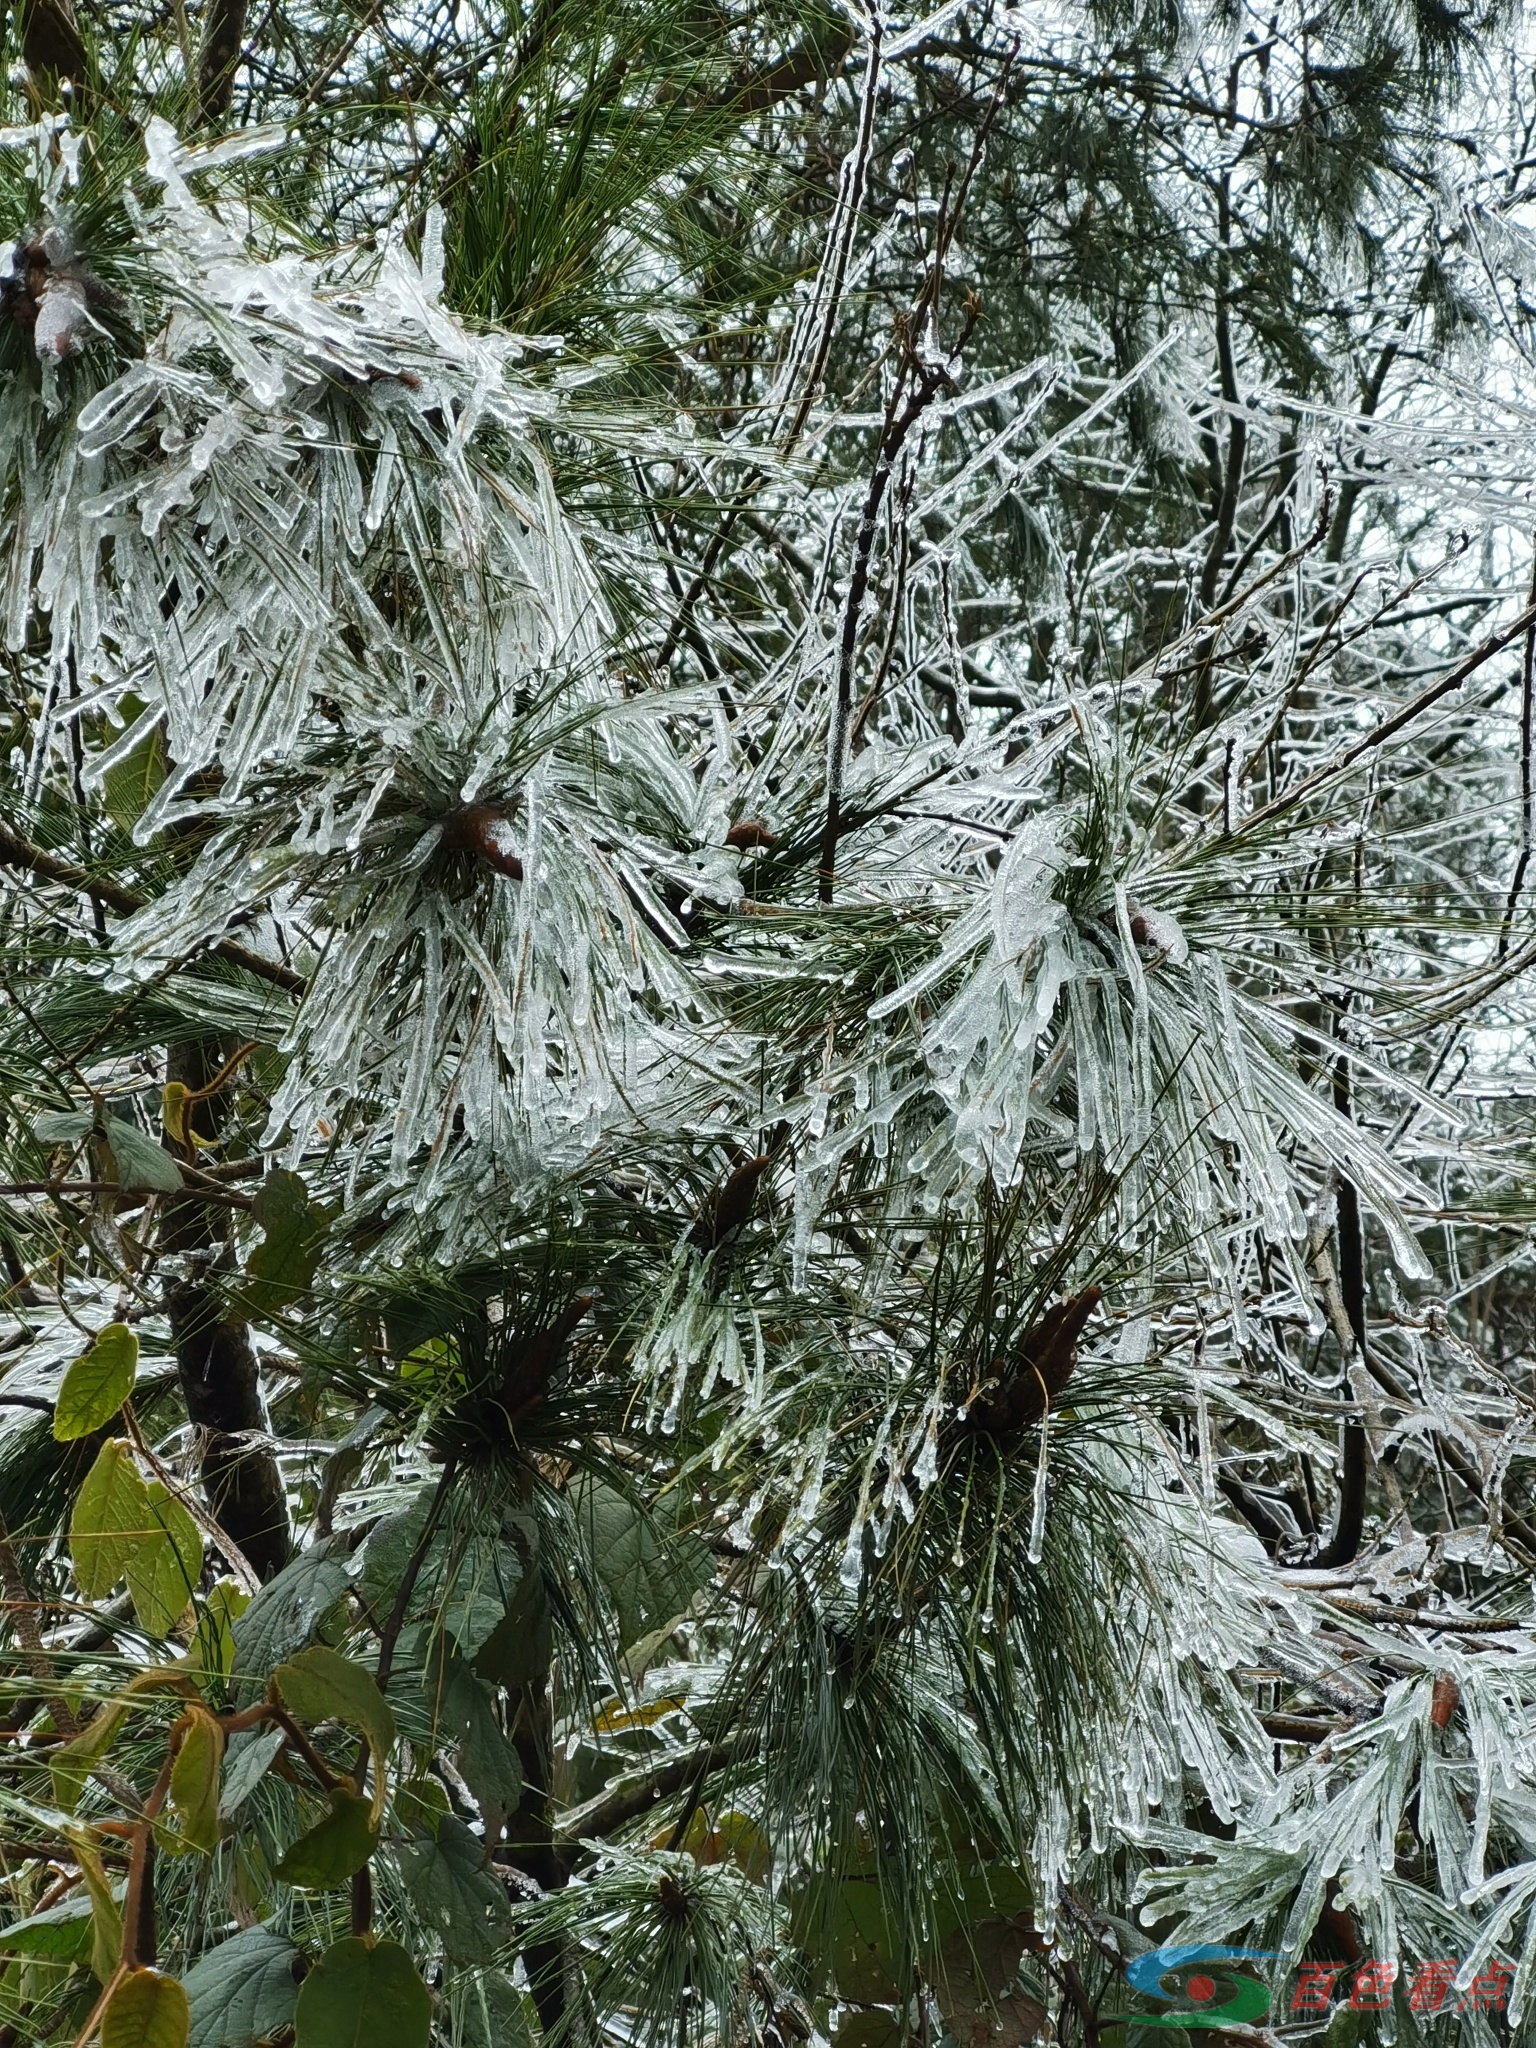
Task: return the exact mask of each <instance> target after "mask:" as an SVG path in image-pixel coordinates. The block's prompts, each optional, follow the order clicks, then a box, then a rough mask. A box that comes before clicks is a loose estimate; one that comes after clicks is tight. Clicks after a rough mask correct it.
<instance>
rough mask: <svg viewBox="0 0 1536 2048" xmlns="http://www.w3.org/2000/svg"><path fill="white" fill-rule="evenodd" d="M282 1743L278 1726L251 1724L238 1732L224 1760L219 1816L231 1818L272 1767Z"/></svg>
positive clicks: (281, 1733) (281, 1732)
mask: <svg viewBox="0 0 1536 2048" xmlns="http://www.w3.org/2000/svg"><path fill="white" fill-rule="evenodd" d="M282 1746H283V1731H282V1729H281V1728H250V1729H247V1730H246V1731H245V1733H244V1734H242V1735H237V1736H236V1737H235V1739H234V1741H233V1742H231V1743H230V1745H229V1750H228V1753H227V1755H226V1757H225V1760H224V1783H223V1786H222V1788H221V1789H220V1792H219V1818H220V1820H232V1819H233V1818H234V1816H235V1815H236V1814H237V1813H238V1812H239V1811H240V1809H241V1807H242V1806H244V1804H245V1802H246V1800H247V1799H249V1798H250V1796H251V1794H252V1793H253V1792H254V1791H255V1790H256V1787H257V1786H258V1785H259V1784H260V1783H261V1781H262V1779H263V1778H264V1777H265V1776H266V1775H267V1772H268V1771H269V1770H270V1769H271V1768H272V1764H273V1762H274V1760H275V1759H276V1756H277V1752H278V1751H279V1750H280V1749H281V1748H282Z"/></svg>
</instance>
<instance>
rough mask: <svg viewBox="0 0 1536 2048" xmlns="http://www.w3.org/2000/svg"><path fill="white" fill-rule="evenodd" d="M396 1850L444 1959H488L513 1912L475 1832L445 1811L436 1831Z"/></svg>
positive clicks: (409, 1889)
mask: <svg viewBox="0 0 1536 2048" xmlns="http://www.w3.org/2000/svg"><path fill="white" fill-rule="evenodd" d="M396 1855H397V1860H398V1862H399V1865H400V1874H401V1876H402V1877H403V1878H404V1880H405V1888H406V1891H407V1892H408V1893H409V1895H410V1899H411V1904H412V1905H413V1906H414V1907H415V1908H416V1911H417V1912H418V1914H420V1916H421V1918H422V1920H423V1921H424V1922H425V1923H426V1925H427V1926H429V1927H431V1928H433V1929H434V1930H435V1932H436V1933H437V1935H438V1937H439V1939H440V1940H441V1941H442V1944H443V1952H444V1954H445V1955H446V1956H447V1957H448V1959H449V1961H450V1962H454V1963H484V1962H489V1961H490V1959H491V1957H492V1956H493V1955H494V1954H495V1953H496V1950H497V1948H498V1947H499V1946H500V1945H501V1943H502V1941H503V1940H505V1938H506V1933H507V1929H508V1926H509V1925H510V1922H511V1917H512V1916H511V1910H510V1907H509V1905H508V1902H507V1894H506V1890H505V1888H504V1887H503V1885H502V1883H501V1880H500V1879H499V1878H497V1877H495V1876H493V1875H492V1873H491V1872H490V1871H488V1870H487V1869H486V1867H485V1844H484V1842H482V1841H481V1840H480V1838H479V1836H478V1835H473V1834H471V1833H470V1831H469V1829H468V1828H467V1827H465V1825H464V1823H463V1822H462V1821H461V1820H455V1819H454V1817H453V1815H452V1814H448V1815H446V1816H445V1817H444V1818H443V1819H442V1820H440V1821H439V1822H438V1824H437V1829H436V1832H435V1834H432V1835H429V1836H427V1837H425V1838H424V1839H422V1840H420V1841H415V1842H410V1843H407V1844H406V1845H405V1847H403V1848H401V1849H399V1850H398V1851H397V1852H396Z"/></svg>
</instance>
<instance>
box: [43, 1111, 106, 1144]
mask: <svg viewBox="0 0 1536 2048" xmlns="http://www.w3.org/2000/svg"><path fill="white" fill-rule="evenodd" d="M95 1128H96V1119H95V1117H94V1115H93V1114H92V1113H91V1111H90V1110H88V1109H48V1110H44V1112H43V1114H42V1115H41V1116H38V1117H34V1118H33V1119H32V1135H33V1137H34V1138H36V1140H37V1142H38V1144H39V1145H76V1144H78V1143H79V1141H80V1140H81V1139H82V1138H88V1137H89V1136H90V1134H91V1132H92V1131H93V1130H95Z"/></svg>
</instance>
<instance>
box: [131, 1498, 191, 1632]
mask: <svg viewBox="0 0 1536 2048" xmlns="http://www.w3.org/2000/svg"><path fill="white" fill-rule="evenodd" d="M144 1491H145V1499H146V1502H147V1504H148V1510H149V1518H150V1519H149V1534H148V1536H147V1537H146V1538H145V1540H144V1541H143V1542H142V1543H140V1544H139V1545H137V1547H136V1548H135V1549H134V1550H133V1551H131V1552H130V1554H129V1557H128V1567H127V1575H128V1591H129V1592H130V1593H131V1594H132V1596H133V1611H134V1613H135V1614H136V1615H137V1616H138V1618H139V1622H140V1625H141V1626H142V1627H143V1628H146V1629H147V1630H148V1631H149V1633H150V1634H151V1635H154V1636H164V1635H169V1633H170V1631H171V1630H172V1629H173V1628H174V1627H175V1626H176V1623H177V1621H178V1620H179V1619H180V1617H181V1616H182V1614H184V1613H185V1611H186V1606H187V1602H188V1601H189V1600H190V1599H191V1598H192V1594H193V1591H194V1589H195V1588H196V1585H197V1582H198V1579H199V1577H200V1576H201V1575H202V1569H203V1538H202V1532H201V1530H200V1529H199V1528H198V1526H197V1524H196V1522H194V1521H193V1519H192V1517H191V1515H189V1514H188V1512H187V1510H186V1509H185V1508H184V1507H183V1506H182V1504H181V1502H180V1501H179V1500H177V1499H175V1497H174V1496H173V1495H172V1494H170V1493H168V1492H167V1491H166V1489H165V1487H164V1486H162V1485H161V1483H160V1481H159V1480H158V1479H152V1480H151V1481H150V1482H149V1485H148V1486H147V1487H146V1488H145V1490H144Z"/></svg>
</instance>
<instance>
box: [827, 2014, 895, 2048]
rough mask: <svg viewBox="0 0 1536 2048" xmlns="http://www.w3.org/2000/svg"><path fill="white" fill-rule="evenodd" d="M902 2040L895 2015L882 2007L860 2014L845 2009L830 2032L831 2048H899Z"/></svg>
mask: <svg viewBox="0 0 1536 2048" xmlns="http://www.w3.org/2000/svg"><path fill="white" fill-rule="evenodd" d="M902 2038H903V2036H902V2030H901V2027H900V2025H899V2024H898V2022H897V2019H896V2015H895V2013H893V2012H888V2011H887V2010H886V2009H885V2008H884V2007H883V2006H878V2005H877V2006H873V2007H871V2008H869V2009H868V2010H865V2011H862V2012H855V2011H850V2010H849V2009H848V2008H847V2007H845V2008H844V2009H843V2011H842V2012H841V2013H840V2014H839V2015H838V2021H837V2025H836V2026H835V2027H834V2028H833V2030H832V2048H901V2043H902Z"/></svg>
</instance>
